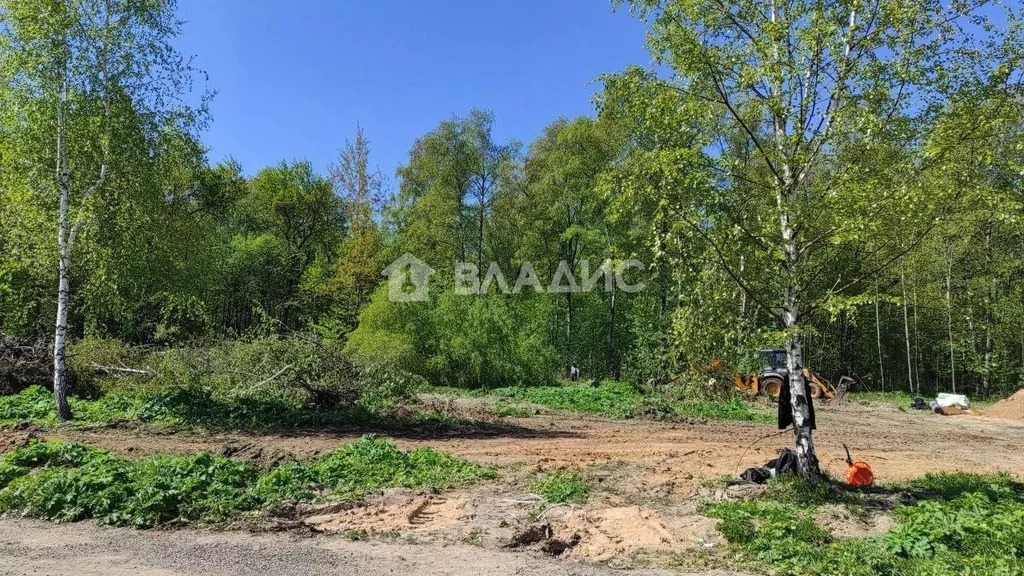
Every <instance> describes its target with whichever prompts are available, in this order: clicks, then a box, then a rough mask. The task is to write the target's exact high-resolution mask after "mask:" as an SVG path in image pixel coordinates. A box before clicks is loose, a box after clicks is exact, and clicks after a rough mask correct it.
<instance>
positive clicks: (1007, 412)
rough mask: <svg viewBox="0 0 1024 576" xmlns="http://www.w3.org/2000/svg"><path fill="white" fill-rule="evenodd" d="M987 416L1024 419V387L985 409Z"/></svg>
mask: <svg viewBox="0 0 1024 576" xmlns="http://www.w3.org/2000/svg"><path fill="white" fill-rule="evenodd" d="M985 416H991V417H992V418H1006V419H1009V420H1021V421H1024V388H1022V389H1020V390H1017V392H1015V393H1014V394H1013V396H1010V397H1009V398H1007V399H1005V400H1000V401H999V402H996V403H995V404H993V405H992V407H991V408H989V409H988V410H985Z"/></svg>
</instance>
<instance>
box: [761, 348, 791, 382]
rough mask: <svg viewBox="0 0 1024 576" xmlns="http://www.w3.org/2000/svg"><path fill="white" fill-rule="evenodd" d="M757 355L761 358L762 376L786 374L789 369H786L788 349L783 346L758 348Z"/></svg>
mask: <svg viewBox="0 0 1024 576" xmlns="http://www.w3.org/2000/svg"><path fill="white" fill-rule="evenodd" d="M757 355H758V357H759V358H760V360H761V370H760V372H761V377H762V378H764V377H765V376H768V375H772V374H777V375H780V376H785V375H786V373H787V372H788V370H787V369H786V351H785V350H784V349H782V348H770V349H766V350H758V351H757Z"/></svg>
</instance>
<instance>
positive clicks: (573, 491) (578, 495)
mask: <svg viewBox="0 0 1024 576" xmlns="http://www.w3.org/2000/svg"><path fill="white" fill-rule="evenodd" d="M530 492H533V493H534V494H538V495H540V496H543V497H544V501H545V502H548V503H550V504H561V503H563V502H573V503H576V504H582V503H583V502H586V501H587V498H588V497H589V496H590V488H589V487H588V486H587V481H586V479H585V478H583V476H582V475H580V473H579V472H575V471H572V470H559V471H557V472H553V473H551V474H548V475H546V476H543V477H541V478H539V479H537V480H536V481H535V482H534V483H533V484H531V485H530Z"/></svg>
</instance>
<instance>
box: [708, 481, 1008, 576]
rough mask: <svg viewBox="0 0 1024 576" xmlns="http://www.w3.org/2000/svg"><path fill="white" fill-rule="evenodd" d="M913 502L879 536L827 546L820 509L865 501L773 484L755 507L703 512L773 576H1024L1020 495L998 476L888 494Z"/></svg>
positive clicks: (809, 486)
mask: <svg viewBox="0 0 1024 576" xmlns="http://www.w3.org/2000/svg"><path fill="white" fill-rule="evenodd" d="M893 489H900V490H910V491H912V492H915V493H916V495H917V496H919V497H927V498H930V499H926V500H921V501H919V502H918V503H917V504H915V505H911V506H902V507H898V508H896V509H895V510H894V515H895V517H896V520H897V524H896V526H895V527H893V528H892V529H891V530H889V531H888V532H887V533H885V534H884V535H882V536H878V537H873V538H866V539H853V538H834V537H832V536H831V535H830V534H829V533H828V532H826V531H825V530H823V529H822V528H821V527H819V526H817V525H816V524H815V523H814V520H813V518H814V510H815V509H816V508H817V506H819V505H822V504H837V503H838V504H846V505H848V506H851V507H853V509H855V510H856V509H857V506H858V505H859V504H860V503H862V502H863V500H862V499H863V498H865V497H866V496H865V495H862V494H859V493H856V492H855V491H847V490H843V489H841V488H840V487H839V486H838V485H835V484H832V483H829V482H807V481H802V480H797V479H787V480H782V479H776V480H774V481H773V482H772V483H771V485H770V487H769V490H768V491H767V492H766V493H765V495H764V496H763V497H762V498H761V499H759V500H756V501H748V502H726V503H719V504H713V505H710V506H708V507H707V509H706V513H707V514H709V515H710V516H712V517H715V518H720V519H721V520H722V522H721V523H720V524H719V526H718V529H719V531H720V532H721V533H722V534H723V536H725V538H726V539H727V540H728V541H729V542H730V544H732V546H733V548H734V550H735V551H736V552H737V554H738V559H739V560H740V561H747V562H753V563H754V564H755V565H756V566H760V567H762V568H765V569H767V570H769V571H770V572H771V573H773V574H778V575H792V576H796V575H801V576H819V575H820V576H875V575H887V576H915V575H918V574H927V575H931V576H953V575H992V576H996V575H1004V574H1005V575H1010V574H1021V573H1022V570H1024V562H1022V561H1021V558H1022V557H1024V503H1022V500H1024V492H1022V491H1021V489H1020V484H1019V483H1017V482H1015V481H1013V480H1012V479H1011V478H1010V477H1009V476H1006V475H993V476H979V475H973V474H965V473H956V474H938V475H929V476H926V477H924V478H921V479H918V480H914V481H911V482H907V483H904V484H901V485H899V486H893V487H890V490H893Z"/></svg>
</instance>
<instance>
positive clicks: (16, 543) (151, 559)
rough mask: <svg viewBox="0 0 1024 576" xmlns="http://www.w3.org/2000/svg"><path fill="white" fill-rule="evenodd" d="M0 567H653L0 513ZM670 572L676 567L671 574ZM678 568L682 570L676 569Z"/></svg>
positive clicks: (208, 575) (212, 573) (259, 575)
mask: <svg viewBox="0 0 1024 576" xmlns="http://www.w3.org/2000/svg"><path fill="white" fill-rule="evenodd" d="M0 574H3V575H8V574H9V575H26V576H27V575H33V576H39V575H48V576H177V575H196V576H268V575H274V576H317V575H321V574H323V575H328V574H330V575H332V576H376V575H381V576H383V575H389V576H390V575H396V574H397V575H402V576H408V575H412V574H416V575H417V576H442V575H444V576H448V575H453V576H454V575H469V574H487V575H489V576H505V575H508V576H511V575H551V576H564V575H575V576H612V575H616V574H621V575H623V576H654V575H656V574H670V573H668V572H658V571H631V572H623V571H620V570H612V569H609V568H604V567H601V566H597V565H593V564H583V563H579V562H571V561H567V560H553V559H551V558H546V557H541V556H538V555H536V554H535V553H530V552H522V553H513V552H502V551H494V550H486V549H483V548H479V547H475V546H468V545H452V546H447V547H444V548H441V547H439V546H415V545H413V546H410V545H402V544H398V543H387V542H380V541H375V542H353V541H350V540H348V539H346V538H345V537H343V536H318V537H315V538H309V537H305V538H302V537H295V536H290V535H286V534H260V535H253V534H248V533H244V532H207V531H201V530H167V531H163V530H151V531H141V530H130V529H124V528H98V527H96V526H94V525H92V524H91V523H88V522H79V523H77V524H61V525H55V524H50V523H48V522H42V521H35V520H21V519H18V520H12V519H5V520H0ZM671 574H673V575H678V573H671ZM683 576H685V575H683Z"/></svg>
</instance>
